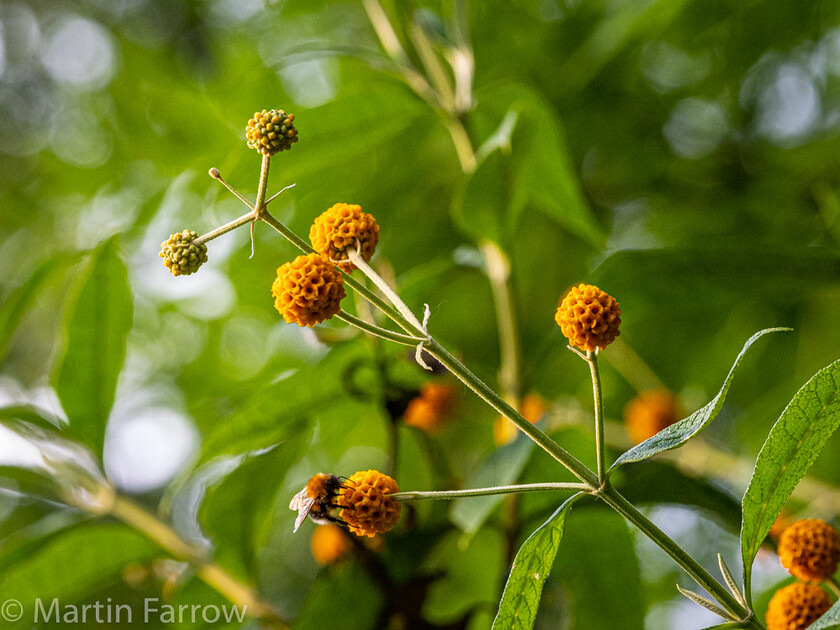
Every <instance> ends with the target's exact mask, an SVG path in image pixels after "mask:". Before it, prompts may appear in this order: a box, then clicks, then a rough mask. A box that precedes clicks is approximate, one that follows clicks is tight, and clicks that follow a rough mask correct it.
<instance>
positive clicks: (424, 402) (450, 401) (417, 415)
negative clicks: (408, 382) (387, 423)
mask: <svg viewBox="0 0 840 630" xmlns="http://www.w3.org/2000/svg"><path fill="white" fill-rule="evenodd" d="M456 392H457V390H456V389H455V387H453V386H452V385H449V384H447V383H438V382H435V381H430V382H428V383H424V384H423V386H422V387H421V388H420V394H419V395H418V396H416V397H414V398H412V399H411V401H410V402H409V403H408V406H407V407H406V408H405V413H404V414H403V422H405V423H406V424H407V425H409V426H412V427H417V428H418V429H422V430H423V431H426V432H434V431H435V430H437V429H438V428H439V427H440V426H441V425H443V424H445V423H446V421H447V420H448V419H449V415H450V413H451V411H452V407H453V405H454V404H455V395H456Z"/></svg>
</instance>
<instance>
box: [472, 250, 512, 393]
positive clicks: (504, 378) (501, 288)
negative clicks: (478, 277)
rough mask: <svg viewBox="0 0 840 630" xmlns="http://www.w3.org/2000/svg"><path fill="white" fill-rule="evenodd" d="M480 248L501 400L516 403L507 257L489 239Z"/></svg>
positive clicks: (510, 293) (510, 292)
mask: <svg viewBox="0 0 840 630" xmlns="http://www.w3.org/2000/svg"><path fill="white" fill-rule="evenodd" d="M480 249H481V254H482V256H483V257H484V264H485V265H486V267H487V277H488V278H489V279H490V289H491V290H492V292H493V302H494V303H495V306H496V309H495V310H496V322H497V323H496V327H497V328H498V331H499V355H500V356H501V367H500V368H499V385H500V388H501V390H502V395H503V396H504V397H505V400H507V401H508V402H509V403H510V404H511V405H513V406H515V407H518V406H519V401H520V399H521V397H522V391H521V387H520V378H519V377H520V374H521V373H522V368H521V365H520V364H521V359H520V355H521V352H520V345H519V335H518V334H517V332H516V311H515V309H514V304H513V295H512V291H511V286H510V261H509V260H508V258H507V256H505V254H504V252H503V251H502V250H501V248H500V247H499V246H498V245H497V244H496V243H494V242H493V241H484V242H483V243H482V244H481V246H480Z"/></svg>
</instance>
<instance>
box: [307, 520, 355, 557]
mask: <svg viewBox="0 0 840 630" xmlns="http://www.w3.org/2000/svg"><path fill="white" fill-rule="evenodd" d="M310 546H311V548H312V557H314V558H315V562H317V563H318V564H320V565H327V564H332V563H333V562H335V561H336V560H338V559H339V558H341V557H342V556H343V555H344V554H345V553H347V551H348V550H349V549H350V541H349V540H347V536H346V535H345V534H344V532H343V531H341V528H340V527H337V526H335V525H324V526H323V527H316V528H315V531H314V532H313V534H312V540H311V543H310Z"/></svg>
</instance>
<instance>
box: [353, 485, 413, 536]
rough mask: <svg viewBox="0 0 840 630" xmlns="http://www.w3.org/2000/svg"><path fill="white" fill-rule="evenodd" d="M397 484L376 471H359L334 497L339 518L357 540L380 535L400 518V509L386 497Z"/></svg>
mask: <svg viewBox="0 0 840 630" xmlns="http://www.w3.org/2000/svg"><path fill="white" fill-rule="evenodd" d="M396 492H399V488H398V487H397V482H396V481H394V480H393V479H392V478H391V477H389V476H388V475H383V474H382V473H381V472H379V471H378V470H360V471H358V472H357V473H355V474H354V475H353V476H352V477H350V478H349V479H347V480H346V481H345V482H344V483H343V486H342V489H341V492H340V493H339V495H338V505H339V506H340V507H341V508H342V510H341V518H342V520H343V521H344V522H345V523H347V527H348V528H349V529H350V531H351V532H354V533H355V534H356V535H357V536H371V537H372V536H375V535H376V534H384V533H385V532H387V531H388V530H389V529H391V528H392V527H393V526H394V525H396V524H397V521H398V520H399V518H400V510H401V509H402V505H401V504H400V502H399V501H396V500H395V499H392V498H391V497H390V496H389V495H391V494H394V493H396Z"/></svg>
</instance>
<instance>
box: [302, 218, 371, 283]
mask: <svg viewBox="0 0 840 630" xmlns="http://www.w3.org/2000/svg"><path fill="white" fill-rule="evenodd" d="M309 241H310V242H311V243H312V247H313V249H314V250H315V251H316V252H318V253H319V254H321V255H322V256H323V257H324V258H327V259H329V260H347V250H348V249H352V250H355V249H356V247H357V245H358V247H359V248H360V253H361V256H362V260H364V261H365V262H368V261H369V260H370V259H371V256H373V252H374V250H375V249H376V244H377V243H378V242H379V225H377V223H376V219H374V218H373V216H372V215H370V214H368V213H367V212H362V207H361V206H358V205H355V204H349V203H337V204H335V205H334V206H332V207H331V208H330V209H328V210H326V211H325V212H324V213H322V214H321V215H320V216H319V217H318V218H316V219H315V222H314V223H313V224H312V227H311V228H310V229H309ZM339 267H340V268H341V269H343V270H344V271H346V272H347V273H350V272H351V271H353V270H354V269H355V268H356V267H355V265H353V264H352V263H349V262H347V263H342V264H340V265H339Z"/></svg>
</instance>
